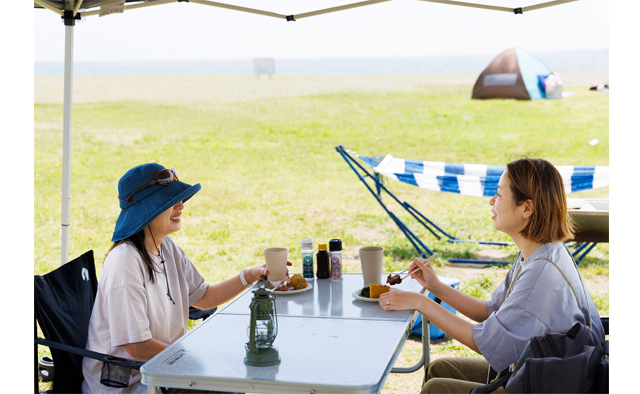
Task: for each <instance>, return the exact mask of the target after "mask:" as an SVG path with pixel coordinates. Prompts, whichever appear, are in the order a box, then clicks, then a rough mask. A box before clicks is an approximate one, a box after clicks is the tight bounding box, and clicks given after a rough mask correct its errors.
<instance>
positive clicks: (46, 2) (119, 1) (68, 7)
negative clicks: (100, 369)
mask: <svg viewBox="0 0 640 394" xmlns="http://www.w3.org/2000/svg"><path fill="white" fill-rule="evenodd" d="M389 1H394V0H368V1H362V2H357V3H349V4H344V5H341V6H336V7H330V8H325V9H321V10H316V11H309V12H304V13H299V14H295V15H294V14H289V15H285V14H279V13H275V12H270V11H265V10H257V9H253V8H246V7H241V6H236V5H231V4H223V3H218V2H214V1H209V0H33V3H34V7H35V8H44V9H47V10H49V11H52V12H54V13H56V14H58V15H59V16H61V17H62V18H63V20H64V25H65V58H64V59H65V60H64V63H65V65H64V110H63V125H62V132H63V141H62V143H63V149H62V154H63V157H62V237H61V238H62V241H61V242H62V244H61V252H60V260H61V265H62V264H65V263H67V260H68V254H69V246H68V245H69V226H70V216H71V214H70V213H71V202H70V198H71V196H70V194H71V116H72V105H71V103H72V97H71V92H72V81H73V33H74V30H73V28H74V26H75V21H76V20H78V19H80V18H81V17H87V16H92V15H102V16H104V15H109V14H112V13H121V12H126V11H129V10H133V9H136V8H144V7H150V6H158V5H162V4H168V3H180V2H184V3H196V4H201V5H206V6H211V7H218V8H225V9H229V10H234V11H240V12H247V13H252V14H258V15H263V16H268V17H273V18H280V19H283V20H284V21H287V22H292V21H296V20H300V19H303V18H308V17H311V16H316V15H323V14H328V13H332V12H338V11H343V10H348V9H352V8H358V7H364V6H368V5H373V4H378V3H384V2H389ZM416 1H424V2H429V3H440V4H448V5H454V6H461V7H471V8H478V9H484V10H492V11H501V12H508V13H512V14H522V13H524V12H529V11H534V10H538V9H542V8H547V7H552V6H556V5H561V4H566V3H571V2H575V1H579V0H555V1H549V2H546V3H541V4H536V5H531V6H526V7H515V8H510V7H499V6H492V5H487V4H477V3H467V2H461V1H453V0H416ZM515 1H517V0H514V3H515ZM266 3H267V4H268V2H266Z"/></svg>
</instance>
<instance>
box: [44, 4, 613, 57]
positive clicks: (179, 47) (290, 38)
mask: <svg viewBox="0 0 640 394" xmlns="http://www.w3.org/2000/svg"><path fill="white" fill-rule="evenodd" d="M546 1H548V0H535V1H532V0H475V2H477V3H482V4H491V5H497V6H505V7H510V8H514V7H517V6H520V7H525V6H528V5H533V4H540V3H544V2H546ZM618 1H619V0H618ZM219 2H223V3H224V2H225V1H224V0H219ZM356 2H359V0H322V1H318V0H272V1H265V0H244V1H241V0H234V1H229V2H227V3H228V4H236V5H242V6H245V7H248V8H256V9H261V10H265V11H271V12H276V13H279V14H284V15H290V14H294V15H295V14H300V13H304V12H308V11H315V10H319V9H325V8H329V7H333V6H336V5H343V4H349V3H356ZM32 12H33V15H34V30H33V31H34V60H35V61H37V62H38V61H63V60H64V26H63V24H62V22H61V21H60V17H59V16H57V15H56V14H54V13H53V12H51V11H49V10H45V9H36V10H32ZM511 47H520V48H523V49H525V50H527V51H529V52H533V53H541V52H558V51H573V50H602V49H608V48H609V1H608V0H580V1H576V2H573V3H567V4H562V5H558V6H554V7H549V8H545V9H540V10H534V11H530V12H525V13H524V14H522V15H515V14H513V13H508V12H502V11H493V10H484V9H472V8H467V7H460V6H452V5H446V4H437V3H429V2H425V1H419V0H392V1H389V2H386V3H380V4H374V5H368V6H365V7H360V8H356V9H350V10H345V11H339V12H336V13H331V14H325V15H318V16H313V17H309V18H303V19H300V20H297V21H295V22H287V21H285V20H284V19H277V18H272V17H267V16H262V15H255V14H249V13H244V12H238V11H233V10H227V9H221V8H216V7H211V6H204V5H201V4H196V3H172V4H164V5H156V6H151V7H146V8H140V9H133V10H127V11H125V12H124V13H122V14H111V15H107V16H104V17H98V16H97V15H94V16H88V17H85V20H83V21H81V22H78V23H77V24H76V27H75V37H74V60H75V61H128V60H129V61H144V60H147V61H148V60H173V61H180V60H218V59H251V58H255V57H273V58H276V59H278V58H280V59H282V58H286V59H301V58H305V59H308V58H354V57H355V58H358V57H360V58H371V57H431V56H465V55H488V54H496V55H497V54H499V53H501V52H503V51H504V50H505V49H507V48H511Z"/></svg>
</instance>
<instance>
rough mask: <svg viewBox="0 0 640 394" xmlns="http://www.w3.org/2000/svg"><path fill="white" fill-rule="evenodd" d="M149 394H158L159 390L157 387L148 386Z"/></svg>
mask: <svg viewBox="0 0 640 394" xmlns="http://www.w3.org/2000/svg"><path fill="white" fill-rule="evenodd" d="M147 387H148V391H147V393H149V394H158V388H157V387H156V386H147Z"/></svg>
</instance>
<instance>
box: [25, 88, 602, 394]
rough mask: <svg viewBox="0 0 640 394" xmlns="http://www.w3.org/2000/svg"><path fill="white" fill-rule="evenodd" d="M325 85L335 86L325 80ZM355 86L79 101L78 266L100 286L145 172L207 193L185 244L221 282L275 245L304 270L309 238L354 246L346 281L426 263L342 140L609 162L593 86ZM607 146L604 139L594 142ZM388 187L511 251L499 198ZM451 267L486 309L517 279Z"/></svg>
mask: <svg viewBox="0 0 640 394" xmlns="http://www.w3.org/2000/svg"><path fill="white" fill-rule="evenodd" d="M194 78H195V77H194ZM308 78H309V79H313V77H308ZM196 79H197V78H196ZM380 79H381V80H383V79H384V77H381V78H380ZM346 80H347V79H345V81H346ZM151 81H152V82H148V83H149V86H155V87H156V88H155V89H157V86H158V85H159V84H160V85H161V84H162V82H163V77H155V79H153V80H151ZM252 81H253V82H252ZM49 82H50V80H47V79H45V78H36V103H35V150H34V151H35V211H34V213H35V235H34V250H35V261H34V273H35V274H42V273H45V272H48V271H50V270H52V269H54V268H56V267H57V266H58V265H59V254H60V252H59V248H60V204H61V202H60V201H61V197H60V193H61V192H60V183H61V166H62V164H61V156H62V147H61V145H62V105H61V104H60V103H58V102H55V100H49V101H47V100H42V101H41V102H38V100H37V98H38V89H39V87H41V88H43V89H44V87H45V86H48V85H47V84H48V83H49ZM85 82H86V81H85ZM234 83H235V82H233V83H229V85H228V86H227V89H228V90H229V91H230V92H234V93H233V94H234V95H235V96H234V97H236V96H242V94H241V93H238V91H241V90H242V89H243V88H246V86H251V84H252V83H255V84H258V83H259V84H265V81H264V80H256V79H255V78H252V77H246V80H242V81H241V83H239V82H238V83H237V84H236V85H234ZM276 83H281V82H276ZM345 83H346V82H345ZM207 84H210V85H211V86H210V88H211V89H212V90H214V89H218V90H220V89H221V88H220V86H219V85H217V84H218V82H217V80H214V81H212V80H209V79H207V78H203V79H202V81H201V83H200V84H199V85H198V87H197V89H199V90H200V91H206V90H207V86H208V85H207ZM225 86H226V85H225ZM313 86H323V84H322V83H318V81H314V85H313ZM345 86H346V87H345V88H344V89H340V86H339V84H338V86H337V88H335V89H332V90H331V91H327V90H326V89H325V90H324V91H320V92H319V93H316V92H315V91H313V90H311V93H309V92H305V91H304V89H299V90H300V92H298V91H297V90H296V92H295V93H294V94H289V95H283V94H276V93H273V94H270V93H269V92H270V91H269V89H268V86H267V88H262V89H263V90H261V91H260V92H261V93H260V94H255V96H253V95H252V94H251V92H254V93H255V91H256V90H252V91H251V92H249V93H247V94H245V97H241V99H234V100H231V101H225V100H222V99H220V98H219V97H217V96H216V97H217V98H207V96H206V95H204V96H202V97H200V99H199V100H184V99H183V98H184V97H186V96H188V89H189V85H185V86H183V87H182V88H179V89H178V88H176V89H174V90H166V91H160V90H158V91H159V93H158V94H157V95H156V96H153V97H148V96H145V97H142V98H139V99H137V98H136V96H135V94H132V95H128V94H123V97H128V98H129V99H128V100H122V101H119V100H118V99H117V98H114V97H115V96H117V95H114V94H113V92H112V91H109V92H108V94H109V97H107V98H103V99H100V97H99V96H98V97H97V98H92V99H91V100H81V103H78V104H75V105H74V108H73V159H72V186H71V196H72V200H71V227H70V240H71V241H70V257H75V256H78V255H80V254H82V253H83V252H84V251H86V250H88V249H93V250H94V252H95V256H96V265H97V267H96V268H97V271H98V275H99V273H100V270H101V267H102V260H103V258H104V256H105V253H106V252H107V250H108V248H109V247H110V242H109V239H110V238H111V233H112V231H113V228H114V224H115V220H116V218H117V216H118V213H119V208H118V200H117V182H118V179H119V178H120V177H121V176H122V174H123V173H124V172H125V171H126V170H128V169H129V168H131V167H133V166H135V165H138V164H141V163H146V162H158V163H160V164H163V165H164V166H167V167H175V168H176V169H177V170H178V174H179V175H180V179H181V180H183V181H185V182H187V183H198V182H199V183H200V184H201V185H202V190H201V191H200V192H199V193H198V194H197V195H196V196H195V197H194V198H193V199H191V200H190V201H189V202H188V203H187V204H186V207H185V210H184V212H183V216H182V218H183V222H182V230H181V231H180V232H179V233H176V234H175V235H174V236H173V239H174V240H175V241H176V243H177V244H178V245H180V246H181V247H182V248H183V249H184V250H185V252H186V253H187V255H188V256H189V257H190V258H191V260H192V261H193V262H194V264H195V265H196V267H197V268H198V270H199V271H200V272H201V274H202V275H203V276H204V277H205V279H206V280H207V281H208V282H218V281H221V280H223V279H226V278H229V277H231V276H233V275H236V274H237V273H238V271H239V270H240V269H241V268H243V267H249V266H252V265H255V264H258V263H261V262H262V250H263V249H264V248H267V247H273V246H285V247H288V248H290V254H289V259H290V261H292V262H294V270H293V271H300V260H301V256H300V247H299V242H300V239H301V238H305V237H312V238H313V239H314V241H315V242H316V243H317V242H319V241H326V240H328V239H330V238H340V239H342V240H343V245H344V249H345V250H344V258H345V271H347V272H358V271H359V270H360V267H359V262H358V260H357V250H358V249H359V248H360V247H362V246H369V245H380V246H384V247H385V257H384V268H385V270H394V269H397V268H405V267H406V266H407V265H408V262H409V261H410V260H411V259H412V258H413V256H414V252H413V250H412V249H411V246H410V244H409V243H408V242H407V241H406V240H405V239H404V238H403V236H402V234H401V233H400V231H399V230H398V229H397V228H396V227H395V225H394V224H393V222H392V221H391V219H389V218H388V217H387V216H386V214H385V213H384V211H383V210H382V209H381V208H380V207H379V205H377V203H376V202H375V200H374V199H373V198H372V197H371V196H370V195H369V194H368V192H367V191H366V189H365V188H364V187H363V185H362V184H361V183H360V181H359V180H358V179H357V178H356V176H355V175H354V174H353V172H352V171H351V170H350V168H349V167H348V165H347V164H346V163H345V162H344V160H343V159H342V158H341V156H340V155H339V154H338V153H337V152H336V151H335V149H334V148H335V146H336V145H338V144H340V143H343V144H344V145H345V146H346V147H348V148H351V149H353V150H355V151H357V152H358V153H360V154H362V155H384V154H387V153H390V154H392V155H394V156H395V157H402V158H407V159H418V160H430V161H447V162H459V163H479V164H498V165H504V164H506V163H507V162H508V161H510V160H513V159H517V158H519V157H521V156H522V155H529V156H536V157H542V158H545V159H548V160H550V161H551V162H552V163H554V164H556V165H608V163H609V135H608V122H609V115H608V113H609V96H608V95H606V94H600V93H593V92H589V91H588V87H587V86H576V87H573V88H572V87H571V86H569V87H567V86H565V90H571V91H574V92H575V95H574V96H572V97H569V98H565V99H562V100H548V101H545V100H542V101H537V102H525V101H514V100H486V101H476V100H470V99H469V96H470V92H471V86H468V85H467V84H463V85H461V84H455V83H452V84H445V83H442V84H438V83H433V84H429V83H425V84H417V85H415V86H413V87H412V88H411V89H398V90H394V89H393V84H383V83H381V84H380V86H383V88H380V89H375V87H374V88H368V89H350V88H349V85H345ZM136 89H142V90H144V86H137V85H136ZM181 89H185V90H181ZM320 90H322V89H320ZM265 92H266V93H265ZM134 93H135V92H134ZM254 97H258V98H254ZM594 138H597V139H598V140H600V143H599V144H598V145H595V146H591V145H590V144H589V141H591V140H592V139H594ZM389 185H390V187H392V189H393V190H394V191H395V192H397V194H398V196H400V198H402V199H405V200H407V201H410V202H411V203H412V204H413V205H414V206H415V207H416V208H418V209H419V210H421V211H422V212H423V213H425V214H426V215H427V216H429V218H430V219H432V220H433V221H435V222H436V223H438V224H439V225H441V226H442V227H444V228H445V229H446V230H447V231H449V232H451V233H452V234H454V235H456V236H458V237H461V238H474V239H493V240H507V237H506V236H505V235H504V234H500V233H497V232H495V230H493V227H492V225H491V220H490V212H489V209H490V208H489V205H488V201H489V199H488V198H476V197H465V196H460V195H452V194H447V193H437V192H429V191H424V190H420V189H418V188H415V187H411V186H408V185H404V184H399V183H397V182H394V183H392V184H391V183H390V184H389ZM608 194H609V188H603V189H598V190H592V191H586V192H581V193H576V194H575V195H572V196H575V197H594V198H608ZM392 207H393V206H392ZM395 212H396V213H399V214H400V217H401V218H402V219H403V220H404V219H407V222H411V221H410V220H409V219H408V218H407V217H406V215H403V214H401V212H400V211H399V210H397V209H396V210H395ZM413 230H415V231H416V232H417V233H418V234H419V235H420V236H421V237H422V238H423V239H424V240H425V241H427V243H428V244H429V245H430V246H431V247H432V249H433V250H435V251H437V252H442V253H443V254H444V256H447V257H452V256H457V257H474V256H482V255H487V254H488V255H492V256H495V255H498V256H501V257H504V258H506V259H511V260H513V258H515V253H516V249H515V247H513V246H511V247H507V248H495V247H481V246H478V245H473V244H461V245H451V244H447V243H446V242H444V241H443V240H440V241H437V240H435V238H433V237H432V236H431V235H429V234H428V233H426V231H425V230H420V229H419V228H418V227H415V226H414V227H413ZM608 263H609V248H608V245H607V244H601V245H599V246H598V247H597V248H596V249H594V251H592V252H591V253H590V255H589V256H588V257H587V258H586V259H585V260H584V261H583V263H581V270H582V273H583V275H584V276H585V277H586V278H587V279H588V285H589V288H590V290H591V291H592V293H594V298H596V301H597V305H598V307H599V308H600V310H601V313H602V314H608V309H609V305H608V304H609V301H608V300H609V297H608V294H609V290H608V276H609V270H608V268H609V264H608ZM438 270H439V273H441V274H443V275H447V276H453V275H459V276H460V277H461V279H462V284H461V287H462V289H463V290H465V291H466V292H469V293H473V294H475V295H479V296H484V297H487V296H488V295H489V294H490V293H491V290H492V289H493V287H495V285H497V284H498V283H499V281H500V280H501V279H502V278H503V277H504V274H505V273H506V268H504V267H498V268H495V267H494V268H484V269H482V268H473V269H470V270H469V269H467V270H466V271H464V269H463V268H460V267H451V266H448V267H447V266H443V267H439V268H438ZM407 343H408V344H407V346H406V348H405V350H404V351H403V353H402V355H401V358H400V360H399V364H404V365H409V364H412V363H413V362H415V361H417V360H418V359H419V357H420V355H419V343H418V342H417V341H415V338H413V339H410V340H409V341H408V342H407ZM432 345H433V347H432V349H433V355H432V357H439V356H441V355H445V354H446V355H471V354H470V351H469V350H468V349H465V348H464V347H463V346H461V345H460V344H459V343H457V342H456V341H452V340H450V339H449V338H448V337H446V338H445V339H444V340H438V341H433V343H432ZM419 375H420V374H419V373H416V374H412V375H408V376H405V375H402V376H401V375H391V376H390V378H389V379H388V381H387V384H386V386H385V389H384V390H383V392H385V393H396V392H397V393H403V392H418V391H419V389H420V384H421V381H422V376H419Z"/></svg>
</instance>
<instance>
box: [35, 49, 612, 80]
mask: <svg viewBox="0 0 640 394" xmlns="http://www.w3.org/2000/svg"><path fill="white" fill-rule="evenodd" d="M532 54H533V55H534V56H536V57H537V58H539V59H540V60H542V61H543V62H544V63H545V64H546V65H547V66H549V68H551V69H552V70H608V69H609V51H608V50H600V51H572V52H550V53H532ZM496 56H498V54H495V55H484V56H447V57H430V58H358V59H274V63H275V74H277V75H380V74H460V73H480V72H482V70H484V69H485V67H487V66H488V65H489V63H491V61H492V60H493V59H495V58H496ZM34 73H35V76H62V75H64V64H63V63H62V62H35V63H34ZM73 74H74V75H75V76H124V75H181V74H183V75H184V74H186V75H202V74H205V75H207V74H208V75H253V74H254V68H253V59H240V60H193V61H144V62H141V61H122V62H82V61H76V62H74V65H73Z"/></svg>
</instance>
